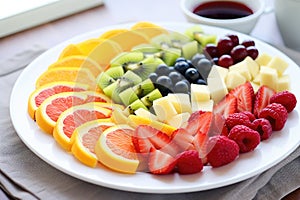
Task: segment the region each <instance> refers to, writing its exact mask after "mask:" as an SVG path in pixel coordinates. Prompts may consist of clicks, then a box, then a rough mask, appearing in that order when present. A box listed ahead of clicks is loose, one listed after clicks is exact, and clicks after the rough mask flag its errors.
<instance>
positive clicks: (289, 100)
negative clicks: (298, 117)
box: [270, 91, 297, 113]
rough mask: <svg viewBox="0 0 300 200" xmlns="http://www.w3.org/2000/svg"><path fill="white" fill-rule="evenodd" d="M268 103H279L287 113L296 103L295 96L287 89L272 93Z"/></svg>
mask: <svg viewBox="0 0 300 200" xmlns="http://www.w3.org/2000/svg"><path fill="white" fill-rule="evenodd" d="M270 103H280V104H281V105H283V106H284V107H285V108H286V110H287V111H288V113H290V112H292V111H293V110H294V108H295V107H296V105H297V99H296V96H295V95H294V94H293V93H291V92H289V91H282V92H278V93H276V94H274V95H273V96H271V98H270Z"/></svg>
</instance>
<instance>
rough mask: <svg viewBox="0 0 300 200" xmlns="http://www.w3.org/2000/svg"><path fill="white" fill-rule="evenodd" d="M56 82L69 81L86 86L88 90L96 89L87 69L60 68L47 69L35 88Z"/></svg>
mask: <svg viewBox="0 0 300 200" xmlns="http://www.w3.org/2000/svg"><path fill="white" fill-rule="evenodd" d="M56 81H69V82H76V83H82V84H87V85H89V86H90V89H96V87H97V86H96V79H95V77H94V76H93V74H92V73H91V71H90V70H88V69H80V68H76V67H62V68H57V69H48V70H47V71H45V72H44V73H43V74H41V75H40V77H39V78H38V79H37V81H36V83H35V86H36V88H39V87H41V86H43V85H45V84H47V83H51V82H56Z"/></svg>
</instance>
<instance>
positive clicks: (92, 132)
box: [71, 119, 115, 167]
mask: <svg viewBox="0 0 300 200" xmlns="http://www.w3.org/2000/svg"><path fill="white" fill-rule="evenodd" d="M114 125H115V124H114V123H112V122H111V121H110V119H97V120H93V121H89V122H86V123H84V124H82V125H80V126H79V127H77V128H76V129H75V131H74V133H73V134H72V136H71V143H72V144H73V145H72V148H71V151H72V153H73V155H74V156H75V158H77V159H78V160H79V161H80V162H82V163H83V164H85V165H87V166H90V167H96V165H97V162H98V159H97V156H96V154H95V146H96V143H97V141H98V139H99V137H100V135H101V134H102V133H103V132H104V131H105V130H106V129H107V128H109V127H112V126H114Z"/></svg>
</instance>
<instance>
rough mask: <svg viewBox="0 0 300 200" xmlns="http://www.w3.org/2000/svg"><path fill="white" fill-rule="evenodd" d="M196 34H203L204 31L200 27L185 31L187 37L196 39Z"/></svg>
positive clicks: (192, 27) (196, 26)
mask: <svg viewBox="0 0 300 200" xmlns="http://www.w3.org/2000/svg"><path fill="white" fill-rule="evenodd" d="M194 33H203V29H202V28H201V26H199V25H195V26H191V27H189V28H187V29H186V30H185V35H186V36H188V37H189V38H191V39H194Z"/></svg>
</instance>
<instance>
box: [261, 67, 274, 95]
mask: <svg viewBox="0 0 300 200" xmlns="http://www.w3.org/2000/svg"><path fill="white" fill-rule="evenodd" d="M277 82H278V75H277V70H276V69H273V68H270V67H264V66H262V67H260V85H266V86H268V87H270V88H272V89H273V90H277Z"/></svg>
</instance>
